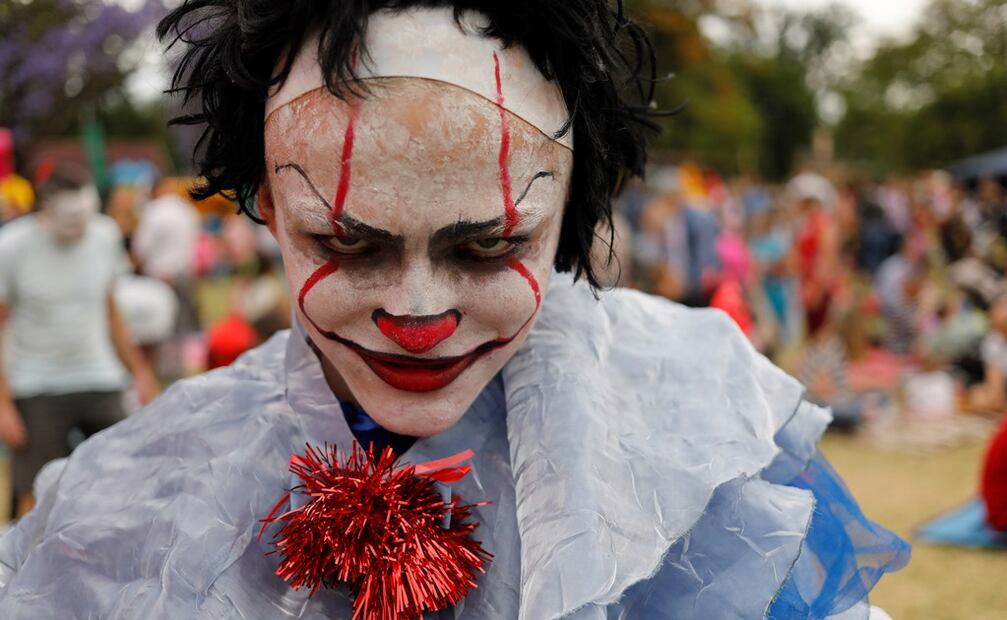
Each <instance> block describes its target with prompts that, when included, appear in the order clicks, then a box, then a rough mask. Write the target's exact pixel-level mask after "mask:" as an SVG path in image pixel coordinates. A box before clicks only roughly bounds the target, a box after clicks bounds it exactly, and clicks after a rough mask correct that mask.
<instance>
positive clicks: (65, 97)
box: [0, 0, 165, 141]
mask: <svg viewBox="0 0 1007 620" xmlns="http://www.w3.org/2000/svg"><path fill="white" fill-rule="evenodd" d="M164 11H165V7H164V5H163V3H162V2H161V0H144V2H143V4H142V5H141V6H140V8H138V9H137V10H135V11H130V10H127V9H125V8H124V7H122V6H121V5H119V4H110V3H107V2H103V1H101V0H6V1H5V2H3V3H0V84H2V85H3V86H2V88H0V126H6V127H10V128H11V129H12V130H13V131H14V133H15V138H16V139H20V140H21V141H23V140H25V139H26V138H29V137H33V136H39V135H52V134H53V133H56V134H59V133H66V132H68V131H73V129H74V128H75V127H76V126H77V124H78V122H79V121H80V117H81V114H82V112H90V113H95V112H96V111H97V109H98V108H99V107H100V105H101V103H102V101H103V99H104V98H106V97H107V96H108V95H109V93H115V92H116V91H119V90H121V87H122V85H123V82H124V80H125V78H126V76H127V75H129V73H130V72H131V71H132V70H133V68H134V65H135V61H136V59H135V58H134V57H133V55H132V54H130V43H131V42H132V41H133V40H134V39H136V37H137V36H139V35H140V34H141V33H142V32H144V31H145V30H146V29H147V28H149V27H150V26H151V25H153V23H154V22H155V21H156V20H157V19H158V18H159V17H160V16H161V15H162V14H163V13H164Z"/></svg>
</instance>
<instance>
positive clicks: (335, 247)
mask: <svg viewBox="0 0 1007 620" xmlns="http://www.w3.org/2000/svg"><path fill="white" fill-rule="evenodd" d="M315 239H316V241H318V243H319V244H321V246H322V247H324V248H325V249H326V250H328V251H330V252H334V253H336V254H340V255H343V256H361V255H363V254H369V253H371V252H373V251H374V250H375V249H377V248H376V247H375V246H374V245H372V244H371V243H368V242H367V241H364V240H363V239H360V238H358V237H350V236H340V235H315Z"/></svg>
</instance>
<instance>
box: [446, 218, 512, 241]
mask: <svg viewBox="0 0 1007 620" xmlns="http://www.w3.org/2000/svg"><path fill="white" fill-rule="evenodd" d="M504 227H505V221H504V218H503V217H496V218H493V219H492V220H485V221H482V222H473V221H470V220H459V221H457V222H455V223H454V224H451V225H450V226H445V227H444V228H441V229H440V230H438V231H436V232H435V233H434V234H433V235H431V236H430V245H431V246H445V245H457V244H459V243H463V242H465V241H471V240H473V239H479V238H481V237H484V236H486V235H489V234H493V233H497V234H499V233H502V232H503V230H504Z"/></svg>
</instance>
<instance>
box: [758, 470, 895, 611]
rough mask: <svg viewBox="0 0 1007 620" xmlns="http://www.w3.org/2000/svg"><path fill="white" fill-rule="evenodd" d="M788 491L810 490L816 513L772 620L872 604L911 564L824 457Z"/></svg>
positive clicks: (893, 535)
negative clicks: (885, 579) (889, 576)
mask: <svg viewBox="0 0 1007 620" xmlns="http://www.w3.org/2000/svg"><path fill="white" fill-rule="evenodd" d="M789 486H793V487H796V488H798V489H806V490H808V491H811V492H812V493H813V494H814V496H815V510H814V514H813V516H812V519H811V526H810V528H809V530H808V534H807V537H806V538H805V540H804V548H803V549H802V551H801V555H800V557H798V559H797V562H796V563H795V564H794V568H793V570H792V571H791V573H790V576H789V577H788V579H787V581H786V582H785V583H784V586H783V588H782V589H781V590H780V593H779V595H778V596H777V598H776V600H775V601H774V602H773V605H772V606H771V607H770V610H769V614H768V618H770V619H771V620H784V619H786V620H789V619H793V618H808V619H812V620H814V619H818V618H827V617H829V616H832V615H836V614H839V613H842V612H844V611H846V610H848V609H850V608H852V607H853V606H854V605H856V604H858V603H860V602H861V601H864V600H866V599H867V595H868V592H870V590H871V588H873V587H874V585H875V584H876V583H877V582H878V580H879V579H881V576H882V575H884V574H885V573H888V572H892V571H895V570H898V569H900V568H902V567H903V566H905V565H906V564H907V563H908V562H909V555H910V546H909V544H908V543H906V542H905V541H904V540H902V539H901V538H899V537H898V536H897V535H896V534H894V533H893V532H891V531H889V530H887V529H885V528H883V527H881V526H880V525H878V524H877V523H874V522H873V521H871V520H870V519H868V518H867V517H866V516H864V513H863V512H862V511H861V510H860V508H859V506H857V502H856V500H854V499H853V496H852V495H851V494H850V492H849V490H847V488H846V486H845V485H844V484H843V482H842V481H841V480H840V478H839V475H838V474H836V472H835V471H834V470H833V469H832V467H831V466H830V465H829V463H828V461H826V460H825V458H824V457H823V456H822V455H821V454H820V453H819V454H816V455H815V457H814V458H813V459H812V460H811V463H810V464H809V465H808V468H807V469H805V470H804V472H803V473H801V475H799V476H798V477H797V478H795V479H794V480H793V481H791V482H790V484H789Z"/></svg>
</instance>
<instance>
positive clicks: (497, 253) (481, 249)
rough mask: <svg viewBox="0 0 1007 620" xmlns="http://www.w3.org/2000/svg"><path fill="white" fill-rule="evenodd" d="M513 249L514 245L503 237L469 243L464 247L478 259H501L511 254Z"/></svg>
mask: <svg viewBox="0 0 1007 620" xmlns="http://www.w3.org/2000/svg"><path fill="white" fill-rule="evenodd" d="M513 247H514V243H512V242H511V241H509V240H507V239H504V238H503V237H495V238H490V239H479V240H478V241H469V242H468V243H466V244H465V245H463V246H462V248H463V249H464V251H465V252H466V253H468V254H471V255H472V256H476V257H478V258H499V257H501V256H503V255H504V254H507V253H508V252H510V251H511V249H512V248H513Z"/></svg>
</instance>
